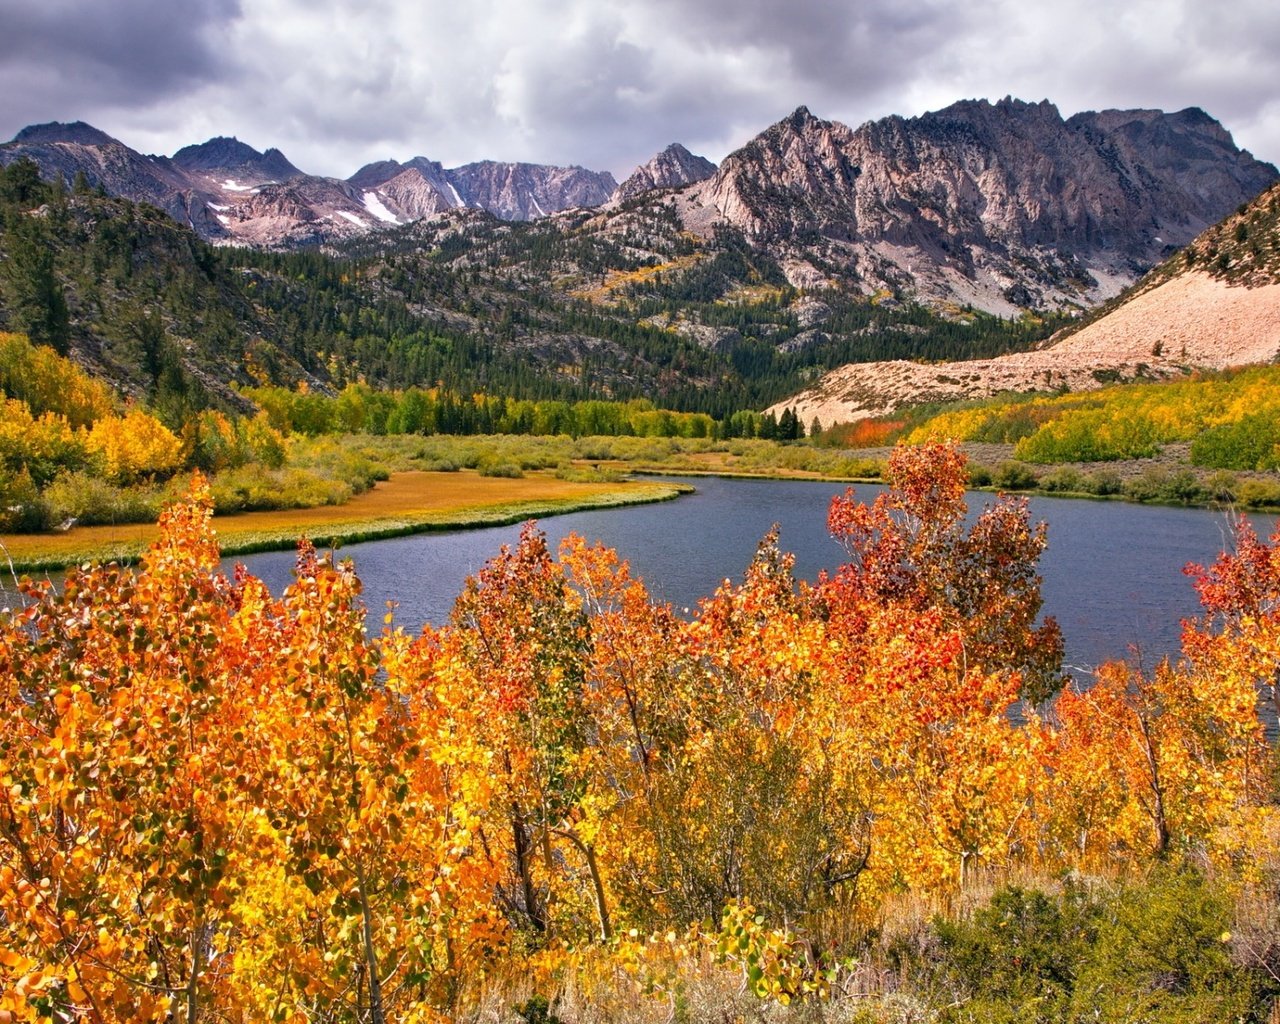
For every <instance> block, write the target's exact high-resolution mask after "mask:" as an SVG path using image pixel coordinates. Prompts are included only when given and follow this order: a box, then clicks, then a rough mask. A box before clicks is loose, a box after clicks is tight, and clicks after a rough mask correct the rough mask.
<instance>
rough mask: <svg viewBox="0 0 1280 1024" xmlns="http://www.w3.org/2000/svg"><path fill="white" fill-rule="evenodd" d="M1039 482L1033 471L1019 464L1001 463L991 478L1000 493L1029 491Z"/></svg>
mask: <svg viewBox="0 0 1280 1024" xmlns="http://www.w3.org/2000/svg"><path fill="white" fill-rule="evenodd" d="M1038 482H1039V478H1038V477H1037V476H1036V474H1035V471H1034V470H1033V469H1032V468H1031V467H1030V466H1026V465H1023V464H1022V463H1021V462H1002V463H1000V466H999V467H998V468H997V469H996V471H995V475H994V476H993V477H992V483H994V484H995V485H996V486H997V487H998V488H1000V489H1001V490H1002V491H1029V490H1031V489H1033V488H1034V487H1035V486H1036V484H1037V483H1038Z"/></svg>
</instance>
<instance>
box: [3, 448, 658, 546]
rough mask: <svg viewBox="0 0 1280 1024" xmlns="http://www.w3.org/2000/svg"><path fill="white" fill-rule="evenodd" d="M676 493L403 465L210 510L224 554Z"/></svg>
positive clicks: (127, 539) (115, 529)
mask: <svg viewBox="0 0 1280 1024" xmlns="http://www.w3.org/2000/svg"><path fill="white" fill-rule="evenodd" d="M680 493H682V489H681V488H680V487H679V486H675V485H671V484H652V483H634V482H629V481H622V482H607V483H594V482H586V483H584V482H579V481H572V480H562V479H558V478H557V477H555V476H554V475H552V474H550V473H547V472H534V473H530V474H528V475H527V476H525V477H522V478H519V479H506V478H502V477H485V476H480V475H479V474H478V473H475V472H472V471H469V470H463V471H460V472H453V473H433V472H424V471H410V472H404V473H395V474H393V475H392V477H391V479H390V480H387V481H385V482H383V483H379V484H377V485H376V486H375V487H374V488H373V489H372V490H370V491H367V492H365V493H364V494H360V495H357V496H356V497H355V498H353V499H351V500H350V501H348V502H346V503H345V504H343V505H325V506H321V507H319V508H309V509H284V510H280V511H271V512H247V513H242V514H239V515H229V516H215V517H214V528H215V529H216V530H217V532H218V539H219V542H220V544H221V546H222V551H223V553H224V554H242V553H246V552H250V551H269V550H281V549H287V548H290V547H292V546H293V545H294V544H296V543H297V540H298V538H299V537H300V536H304V535H305V536H308V537H311V538H312V539H313V540H316V541H317V542H318V543H329V542H331V541H346V542H349V543H351V542H355V541H359V540H372V539H374V538H377V537H395V536H403V535H406V534H410V533H421V532H425V531H428V530H443V529H451V528H453V529H456V528H461V527H468V526H492V525H498V524H501V523H511V522H520V521H522V520H524V519H531V518H536V517H541V516H548V515H555V514H557V513H563V512H574V511H578V510H581V509H588V508H608V507H612V506H620V505H634V504H641V503H644V502H653V501H665V500H668V499H670V498H674V497H676V496H677V495H678V494H680ZM155 535H156V526H155V524H154V523H148V524H133V525H127V526H84V527H76V528H73V529H71V530H68V531H67V532H66V533H57V534H21V535H9V536H6V537H3V538H0V543H2V544H3V549H4V553H6V554H7V555H8V558H9V559H10V561H11V562H12V564H13V567H14V569H16V570H18V571H31V570H37V569H55V568H62V567H64V566H67V565H75V564H78V563H80V562H85V561H109V560H117V561H127V560H130V559H133V558H136V557H137V556H138V554H139V553H140V552H141V551H143V550H144V549H145V548H146V546H147V545H148V544H149V543H151V541H152V539H154V537H155Z"/></svg>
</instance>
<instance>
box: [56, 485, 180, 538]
mask: <svg viewBox="0 0 1280 1024" xmlns="http://www.w3.org/2000/svg"><path fill="white" fill-rule="evenodd" d="M170 498H171V495H170V494H169V493H168V491H167V489H165V488H162V487H145V486H138V487H117V486H116V485H115V484H112V483H109V482H108V481H106V480H104V479H103V478H102V477H100V476H95V475H94V474H92V473H63V474H62V475H61V476H59V477H58V478H57V479H56V480H54V481H53V483H51V484H50V485H49V486H48V487H47V488H45V492H44V500H45V502H46V504H47V505H48V508H49V516H50V519H51V521H52V522H53V523H55V524H57V523H65V522H67V521H68V520H72V519H74V520H75V521H76V522H77V523H78V524H79V525H81V526H92V525H97V524H110V523H150V522H154V521H155V520H156V519H158V518H159V517H160V512H161V510H162V509H163V507H164V505H165V503H166V502H167V501H168V500H170Z"/></svg>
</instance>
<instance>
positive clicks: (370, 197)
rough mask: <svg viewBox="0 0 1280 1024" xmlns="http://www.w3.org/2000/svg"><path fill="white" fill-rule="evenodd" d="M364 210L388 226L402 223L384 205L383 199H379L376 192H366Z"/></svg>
mask: <svg viewBox="0 0 1280 1024" xmlns="http://www.w3.org/2000/svg"><path fill="white" fill-rule="evenodd" d="M364 208H365V209H366V210H368V211H369V212H370V213H371V214H373V215H374V216H375V217H377V218H378V220H380V221H382V222H384V223H386V224H399V223H400V221H399V219H398V218H397V217H396V215H395V214H394V213H392V212H391V211H390V210H388V209H387V208H386V206H385V205H383V202H382V200H381V199H379V198H378V194H377V193H376V192H366V193H365V194H364Z"/></svg>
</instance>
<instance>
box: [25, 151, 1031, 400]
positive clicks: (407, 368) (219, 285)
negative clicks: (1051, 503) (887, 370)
mask: <svg viewBox="0 0 1280 1024" xmlns="http://www.w3.org/2000/svg"><path fill="white" fill-rule="evenodd" d="M628 216H629V215H626V214H625V213H624V214H623V215H619V217H618V218H615V222H614V223H615V227H616V229H617V230H616V231H612V232H594V231H585V230H583V228H584V226H585V223H586V221H587V220H588V219H589V218H590V215H589V214H583V215H582V216H581V217H580V218H579V219H577V220H574V219H572V218H568V219H563V218H562V219H557V220H555V221H550V220H548V221H539V222H536V223H529V224H525V223H519V224H508V223H503V222H500V221H497V220H495V219H493V218H492V217H489V216H488V215H485V214H482V213H479V212H477V211H465V212H458V213H456V214H454V215H452V216H451V217H450V218H446V219H444V220H441V221H434V222H430V223H426V222H423V223H419V224H415V225H411V226H408V227H405V228H401V229H396V230H392V231H388V232H385V233H382V234H379V235H377V236H369V237H367V238H364V239H361V240H357V241H354V242H352V243H350V244H349V246H348V247H347V248H345V249H343V250H341V251H337V252H333V253H326V252H318V251H310V252H299V253H289V254H278V253H277V254H273V253H261V252H255V251H252V250H247V249H231V248H224V249H214V248H211V247H209V246H208V245H207V244H205V243H204V242H202V241H200V240H199V239H197V238H196V237H195V236H194V234H193V233H192V232H191V231H190V230H189V229H186V228H184V227H182V226H179V225H177V224H175V223H174V222H172V221H171V220H170V219H169V218H167V217H166V216H164V215H163V214H161V213H159V211H156V210H154V209H152V208H150V207H146V206H144V205H136V204H133V203H129V202H127V201H125V200H119V199H111V198H107V197H105V196H103V195H100V194H97V193H95V192H94V191H92V190H89V189H87V188H86V187H84V185H83V183H81V185H80V187H75V186H74V185H73V186H72V187H64V186H60V185H58V184H56V183H55V184H48V183H44V182H41V181H40V180H39V177H38V175H37V173H36V171H35V168H34V165H32V164H31V163H29V162H26V161H18V162H16V163H14V164H11V165H10V166H9V167H7V168H5V169H4V170H3V171H0V217H2V219H3V225H4V232H3V235H2V236H0V255H2V256H3V260H2V261H0V280H2V282H3V288H2V289H0V299H2V301H0V327H7V328H9V329H11V330H20V331H23V332H25V333H28V334H29V335H30V336H31V337H32V339H33V340H35V341H36V342H37V343H40V344H50V345H52V346H53V347H54V348H56V349H57V350H59V351H63V352H68V353H70V354H71V355H72V356H73V357H74V358H76V359H77V360H79V361H80V362H81V363H82V365H84V366H85V367H86V368H87V369H88V370H89V371H90V372H91V373H93V374H94V375H96V376H98V377H100V378H102V379H104V380H106V381H107V382H109V383H110V384H111V385H113V386H114V387H116V388H117V389H119V390H121V391H122V392H124V393H127V394H130V395H134V396H136V397H145V398H147V399H148V400H149V401H150V402H151V403H152V404H153V405H155V406H156V407H157V408H158V409H160V410H161V411H162V414H163V415H165V416H166V417H167V418H168V421H169V422H170V423H171V425H174V424H176V422H177V421H178V420H179V419H180V418H181V416H182V415H184V411H190V410H192V409H199V408H203V407H206V406H209V405H217V406H222V407H227V408H241V409H243V408H245V403H244V401H243V399H241V398H240V397H239V396H238V395H237V394H236V392H235V391H234V387H235V386H244V385H251V384H264V383H265V384H283V385H286V386H295V385H297V384H299V383H300V382H305V384H306V385H307V386H308V387H310V388H313V389H318V390H320V391H326V390H337V389H339V388H341V387H342V386H343V385H344V384H346V383H348V382H352V381H367V382H368V383H370V384H372V385H375V386H386V387H405V386H410V385H419V386H435V385H437V384H440V385H443V386H445V387H447V388H450V389H451V390H454V391H456V392H458V393H461V394H466V393H470V392H472V391H486V392H488V393H492V394H499V395H503V396H506V397H511V398H560V399H583V398H590V397H608V398H624V399H625V398H633V397H646V398H650V399H652V400H653V401H655V402H656V403H657V404H660V405H663V406H666V407H671V408H675V409H678V410H686V411H703V412H708V413H711V414H713V415H715V416H717V417H723V416H726V415H728V414H729V413H731V412H733V411H735V410H739V409H749V408H761V407H763V406H764V405H767V404H768V403H769V402H770V401H772V400H774V399H776V398H777V397H779V396H781V395H782V394H784V393H787V392H788V391H791V390H794V389H795V388H796V387H797V386H798V385H799V384H800V383H801V382H803V381H804V380H805V379H807V378H808V377H809V376H810V375H811V374H813V373H816V372H819V371H821V370H823V369H825V368H827V367H829V366H833V365H837V364H839V363H841V362H845V361H847V360H849V359H866V358H874V357H878V356H884V355H888V354H896V355H904V356H920V357H927V358H942V357H960V356H971V355H989V354H994V353H997V352H1003V351H1008V350H1011V349H1016V348H1020V347H1025V346H1026V345H1028V344H1030V343H1032V342H1034V341H1035V340H1037V339H1038V338H1040V337H1043V336H1044V335H1045V334H1046V333H1047V332H1048V331H1049V329H1050V328H1051V326H1052V324H1051V322H1047V321H1041V320H1037V319H1030V318H1028V319H1024V320H1022V321H1017V322H1008V321H1002V320H999V319H997V318H995V317H990V316H986V315H982V314H977V313H973V312H970V311H965V310H955V311H954V314H953V315H950V316H945V317H944V316H941V315H939V314H938V313H936V312H931V311H928V310H926V309H924V308H923V307H918V306H914V305H912V304H910V303H908V302H904V301H901V300H899V299H895V298H894V297H893V296H892V295H889V294H885V295H883V296H880V297H877V298H873V299H867V298H865V297H861V296H858V295H855V294H851V293H847V292H844V291H841V290H839V289H833V290H830V291H825V292H824V291H819V292H818V293H805V294H803V295H802V294H800V293H799V292H797V291H796V290H795V289H793V288H791V287H790V286H788V285H787V284H786V282H785V279H784V278H783V277H782V275H781V273H780V271H779V270H778V268H777V266H776V265H775V264H773V263H772V262H771V260H770V259H769V258H768V257H767V256H763V255H761V254H759V253H757V252H754V251H753V250H751V249H750V248H749V247H747V246H746V245H745V244H744V243H743V242H742V240H741V239H740V238H739V237H738V236H736V235H735V234H734V233H733V232H731V231H726V232H723V233H722V234H721V235H720V236H719V237H718V238H717V239H715V240H712V241H706V242H704V241H698V240H696V239H694V238H692V237H691V236H688V235H686V234H684V233H683V232H681V231H680V230H678V229H677V226H676V225H675V223H674V222H673V221H671V220H670V219H668V218H666V217H665V216H663V215H657V216H655V215H653V214H651V213H650V214H641V213H636V214H635V215H634V217H632V219H628ZM166 410H168V411H166Z"/></svg>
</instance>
